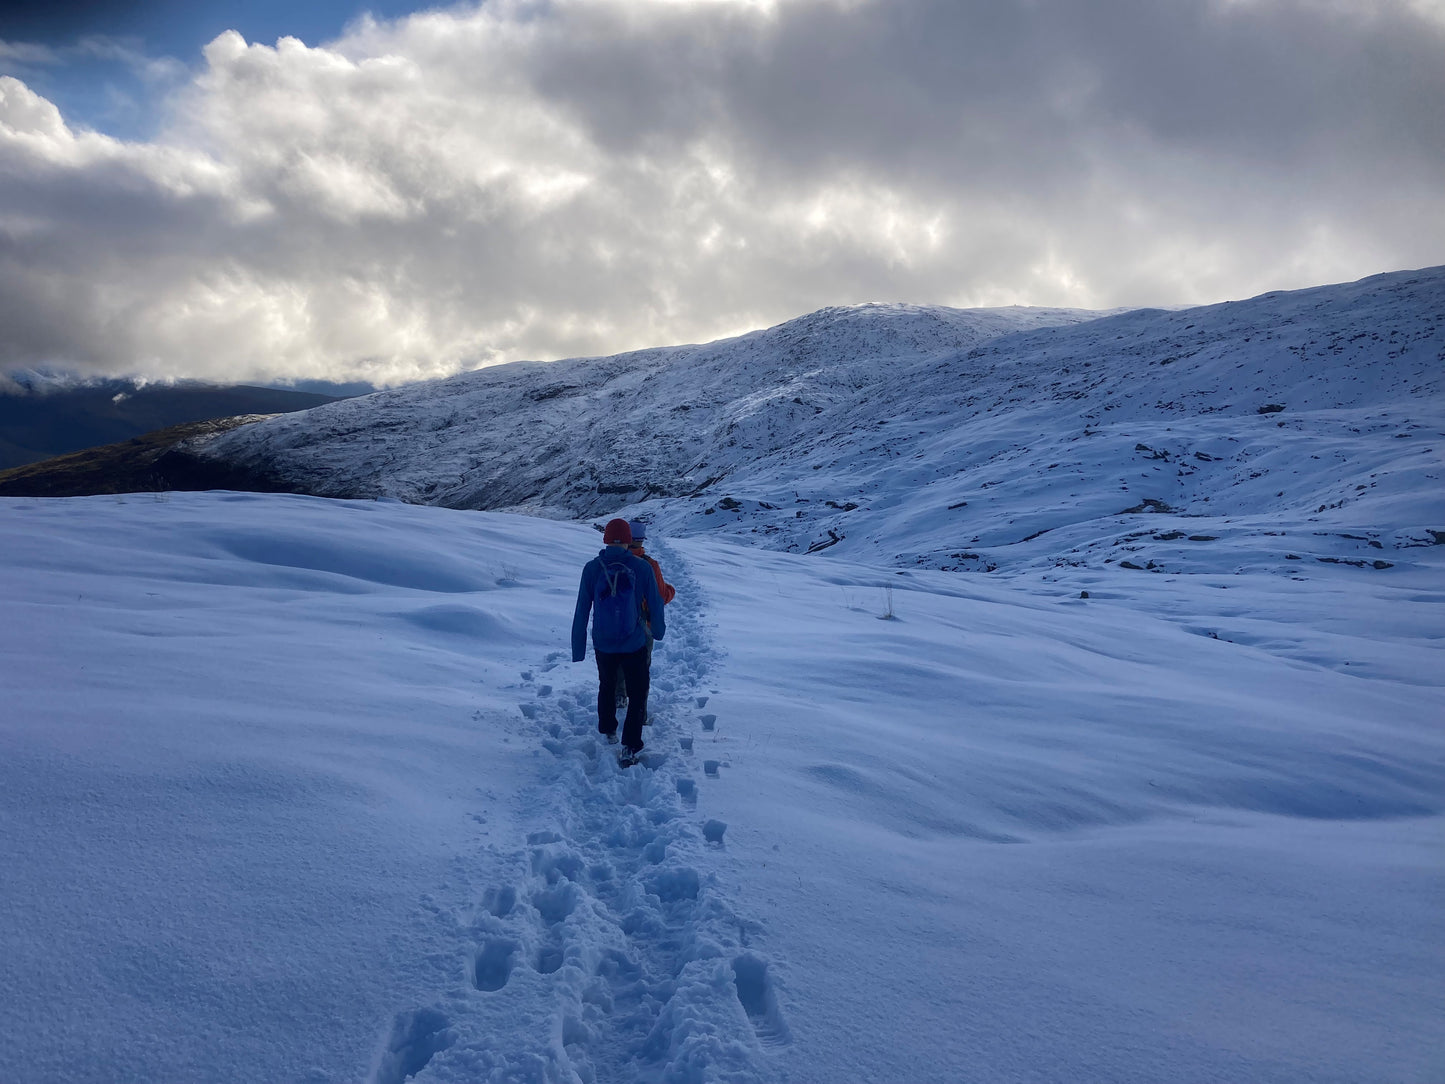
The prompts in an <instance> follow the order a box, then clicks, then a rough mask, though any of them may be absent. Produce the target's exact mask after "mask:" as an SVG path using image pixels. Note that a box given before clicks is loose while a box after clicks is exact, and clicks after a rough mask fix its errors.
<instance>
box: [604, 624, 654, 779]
mask: <svg viewBox="0 0 1445 1084" xmlns="http://www.w3.org/2000/svg"><path fill="white" fill-rule="evenodd" d="M650 646H651V645H650V644H647V645H644V646H642V647H639V648H638V649H637V650H636V651H628V652H626V653H623V654H614V653H613V652H611V651H597V650H596V649H595V648H594V649H593V654H595V655H596V656H597V729H598V730H599V731H601V732H602V733H603V734H608V735H611V734H616V733H617V678H618V676H619V675H621V676H622V677H623V678H624V679H625V680H626V681H627V718H626V719H625V720H624V721H623V723H622V744H623V745H625V746H626V747H627V748H628V749H630V750H632V751H633V752H636V751H637V750H639V749H641V748H642V723H643V720H644V719H646V718H647V693H648V690H649V689H650V688H651V686H652V673H651V669H650V667H649V665H648V663H649V660H648V655H650V654H651V652H650V651H648V650H647V649H648V647H650Z"/></svg>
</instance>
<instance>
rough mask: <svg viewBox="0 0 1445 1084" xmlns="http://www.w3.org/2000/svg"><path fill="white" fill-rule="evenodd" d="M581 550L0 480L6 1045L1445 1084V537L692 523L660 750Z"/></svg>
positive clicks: (669, 545) (332, 504)
mask: <svg viewBox="0 0 1445 1084" xmlns="http://www.w3.org/2000/svg"><path fill="white" fill-rule="evenodd" d="M1255 526H1256V527H1258V528H1259V529H1261V530H1262V529H1263V528H1264V527H1265V526H1267V523H1266V522H1265V521H1264V520H1262V519H1261V520H1260V521H1259V522H1258V523H1257V524H1255ZM654 533H656V532H654ZM596 547H597V536H596V533H595V532H594V531H592V530H590V529H589V528H587V527H584V526H580V525H575V524H563V523H554V522H548V521H544V520H537V519H529V518H525V517H520V516H510V515H504V514H495V513H471V512H455V511H447V510H443V509H437V508H426V507H415V506H408V505H402V504H399V503H395V502H368V501H355V502H336V501H327V500H321V499H315V498H305V497H287V496H260V495H247V494H223V493H218V494H177V495H174V496H173V497H170V498H165V497H159V498H155V497H151V496H135V497H124V498H86V499H76V500H52V501H31V500H13V499H12V500H4V501H0V551H3V552H4V553H5V554H6V555H7V558H8V560H7V561H6V562H5V565H4V567H3V568H0V599H3V600H4V602H3V607H4V610H5V615H4V619H3V620H0V674H3V680H4V687H5V690H6V702H5V705H4V708H3V710H0V828H3V830H0V871H3V880H0V1079H3V1080H7V1081H8V1080H16V1081H24V1082H26V1084H31V1082H35V1084H50V1082H52V1081H54V1082H60V1081H67V1082H68V1081H96V1080H106V1081H153V1080H163V1079H185V1080H194V1081H228V1082H229V1081H237V1082H240V1081H245V1082H251V1081H255V1080H277V1081H285V1080H295V1081H308V1082H311V1084H323V1082H325V1081H337V1082H340V1081H357V1080H365V1081H367V1082H368V1084H400V1082H402V1081H404V1080H406V1079H414V1080H416V1081H418V1082H421V1084H426V1082H427V1081H438V1082H462V1081H466V1082H469V1084H475V1082H478V1081H485V1082H488V1084H510V1082H554V1081H555V1082H569V1084H570V1082H575V1081H584V1082H587V1084H594V1082H596V1084H604V1082H622V1081H628V1082H631V1081H641V1082H669V1084H671V1082H682V1084H704V1082H710V1081H726V1082H732V1084H753V1082H764V1081H775V1080H779V1081H780V1080H787V1081H789V1082H790V1084H811V1082H814V1081H816V1082H825V1081H826V1082H829V1084H835V1082H837V1081H848V1080H864V1079H868V1080H879V1081H915V1080H916V1081H958V1082H978V1084H985V1082H989V1084H991V1082H996V1081H1054V1080H1091V1081H1138V1082H1140V1084H1143V1082H1153V1081H1158V1080H1171V1081H1181V1082H1185V1084H1191V1082H1199V1084H1204V1082H1212V1081H1219V1080H1251V1081H1263V1082H1293V1081H1301V1082H1302V1081H1327V1082H1340V1084H1344V1082H1346V1081H1351V1082H1354V1081H1360V1080H1371V1081H1388V1082H1391V1084H1394V1082H1402V1084H1404V1082H1410V1084H1414V1082H1420V1084H1425V1082H1430V1081H1434V1080H1437V1079H1439V1076H1440V1070H1441V1068H1442V1066H1445V1042H1442V1037H1441V1032H1440V1029H1439V1026H1438V1021H1439V1019H1441V1017H1442V1015H1445V980H1442V975H1445V967H1442V964H1445V950H1442V944H1441V941H1440V938H1439V933H1438V931H1439V929H1440V928H1441V923H1442V919H1445V908H1442V904H1441V901H1442V899H1445V892H1442V889H1445V883H1442V882H1445V873H1442V868H1445V864H1442V862H1441V857H1442V855H1441V843H1440V840H1441V831H1440V825H1441V812H1442V809H1445V735H1442V733H1441V730H1440V727H1439V720H1440V718H1441V717H1442V715H1445V712H1442V710H1441V709H1442V707H1445V696H1442V684H1445V677H1442V674H1445V668H1442V667H1441V665H1440V661H1441V659H1440V655H1441V652H1440V629H1441V627H1442V624H1445V623H1442V620H1441V617H1442V606H1445V592H1441V591H1440V589H1439V584H1440V583H1441V574H1442V571H1445V570H1442V567H1441V562H1442V558H1441V557H1440V556H1438V555H1440V554H1441V550H1440V548H1439V547H1422V548H1420V549H1418V550H1411V551H1410V560H1409V561H1404V562H1401V563H1400V564H1398V565H1397V566H1396V567H1394V568H1392V569H1390V570H1388V574H1383V573H1381V574H1376V573H1375V572H1374V571H1373V570H1370V569H1360V568H1354V567H1350V566H1337V565H1328V566H1320V567H1319V568H1316V569H1312V570H1311V571H1310V574H1309V578H1308V579H1307V580H1305V581H1303V582H1300V581H1297V580H1295V579H1293V578H1290V577H1289V576H1281V575H1274V574H1269V573H1267V572H1265V571H1263V570H1248V571H1245V572H1238V573H1236V572H1235V571H1233V570H1230V571H1225V570H1223V569H1222V568H1221V569H1219V570H1216V571H1211V572H1206V573H1201V574H1197V575H1192V576H1186V575H1178V574H1174V573H1165V574H1158V575H1149V574H1144V573H1139V572H1131V571H1128V570H1123V569H1119V568H1117V567H1113V566H1108V567H1078V568H1075V567H1062V568H1057V569H1054V568H1041V569H1036V570H1034V571H1032V572H1017V573H1012V574H1010V575H1009V576H1008V577H1007V578H1006V579H1000V578H997V577H993V578H984V577H974V576H959V575H956V574H949V573H942V572H938V571H928V570H899V569H895V568H888V567H880V566H875V565H869V564H859V563H853V562H850V561H846V560H837V559H833V558H831V557H828V556H823V557H819V556H816V555H815V556H812V557H803V556H799V555H792V554H782V553H770V552H767V551H765V550H762V549H759V548H756V547H748V546H742V545H738V544H737V543H736V542H733V541H728V540H723V539H716V538H713V539H709V538H684V539H664V540H662V541H661V542H660V543H658V544H656V545H655V547H652V552H654V553H655V554H656V555H657V556H658V557H659V559H660V560H661V561H662V564H663V568H664V570H665V572H666V573H667V576H668V578H669V580H670V581H671V582H673V583H674V584H676V585H677V586H678V589H679V594H678V599H677V601H676V602H674V603H673V604H672V606H670V607H669V612H668V619H669V620H668V624H669V634H668V638H667V639H666V640H665V641H663V642H662V643H659V644H658V645H657V652H656V656H655V662H654V683H653V690H654V692H653V700H652V713H653V716H654V722H653V725H652V726H650V727H648V728H647V729H646V730H645V731H644V737H645V740H646V741H647V750H646V763H645V764H644V765H641V766H636V767H632V768H629V769H626V770H622V769H619V768H618V767H617V766H616V763H615V760H614V754H615V747H611V746H608V745H606V744H605V743H604V742H602V741H601V739H600V738H599V737H598V736H597V735H596V733H595V725H596V720H595V689H596V685H595V666H594V664H593V662H592V660H591V658H590V654H589V658H588V660H587V661H586V662H585V663H583V664H579V665H576V666H574V665H572V664H571V663H570V662H569V661H568V658H569V656H568V654H567V639H568V630H569V628H570V620H571V611H572V604H573V601H574V599H575V593H576V580H577V576H578V574H579V572H580V569H581V566H582V564H583V562H585V560H587V559H588V558H589V557H590V556H592V555H593V554H594V553H595V551H596ZM889 588H891V597H890V592H889V590H888V589H889ZM1084 590H1087V591H1088V592H1089V596H1090V597H1089V598H1088V599H1081V598H1080V597H1079V595H1080V592H1081V591H1084ZM889 610H891V611H892V615H893V616H892V618H891V619H888V618H885V616H884V615H885V613H886V612H887V611H889Z"/></svg>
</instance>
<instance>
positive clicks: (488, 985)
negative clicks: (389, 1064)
mask: <svg viewBox="0 0 1445 1084" xmlns="http://www.w3.org/2000/svg"><path fill="white" fill-rule="evenodd" d="M516 951H517V943H516V942H515V941H508V940H506V939H504V938H500V937H494V938H491V939H489V940H488V941H487V942H486V944H484V945H483V946H482V951H481V952H479V953H477V959H476V963H475V964H474V965H473V968H472V980H473V982H475V984H476V987H477V989H478V990H485V991H487V992H492V991H496V990H500V989H501V988H502V987H503V986H506V985H507V980H508V979H509V978H511V977H512V956H513V955H514V954H515V953H516ZM413 1072H415V1070H413Z"/></svg>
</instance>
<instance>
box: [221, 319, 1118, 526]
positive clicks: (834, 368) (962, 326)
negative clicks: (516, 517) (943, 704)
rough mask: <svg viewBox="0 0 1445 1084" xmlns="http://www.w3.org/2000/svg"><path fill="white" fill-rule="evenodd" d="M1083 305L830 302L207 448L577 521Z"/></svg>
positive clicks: (520, 369)
mask: <svg viewBox="0 0 1445 1084" xmlns="http://www.w3.org/2000/svg"><path fill="white" fill-rule="evenodd" d="M1096 316H1097V314H1096V313H1092V312H1088V311H1084V310H1076V309H1029V308H1012V309H983V310H961V309H947V308H925V307H919V306H911V305H863V306H858V307H855V308H831V309H823V310H821V311H819V312H816V313H812V314H811V315H809V316H804V317H801V318H799V319H797V320H792V321H789V322H788V323H785V324H780V325H778V326H777V327H773V328H769V329H768V330H766V331H759V332H754V333H752V334H750V335H744V336H741V337H739V338H736V339H725V340H722V341H719V342H715V343H709V344H706V345H702V346H678V347H662V348H657V349H653V350H643V351H638V352H636V353H630V354H619V355H617V356H615V357H608V358H581V359H573V360H569V361H558V362H549V363H537V362H519V363H516V364H511V365H502V366H497V367H495V368H489V369H483V370H479V371H476V372H472V373H466V374H463V375H461V376H456V377H452V378H450V379H446V380H438V381H431V382H427V383H423V384H414V385H409V386H407V387H405V388H399V389H395V390H393V391H387V392H378V393H376V394H374V395H370V396H366V397H364V398H363V399H359V400H357V401H355V402H353V403H343V404H334V405H335V406H338V407H340V408H341V409H338V410H325V411H315V412H310V413H307V414H306V415H305V416H304V417H298V418H295V419H289V420H288V419H286V418H276V419H273V420H271V421H268V422H265V423H261V424H258V425H255V426H249V427H247V428H246V430H245V432H244V434H241V435H239V436H238V438H237V439H235V440H226V441H218V442H216V443H215V444H213V445H210V446H209V447H208V448H207V449H206V451H207V452H208V453H209V454H211V455H214V456H219V457H225V458H227V459H231V460H234V461H237V462H238V463H244V464H248V465H259V464H262V463H264V464H267V465H268V467H267V469H274V470H276V471H278V472H279V473H281V474H282V475H284V476H286V477H288V478H290V479H292V480H294V481H296V482H298V483H299V484H303V485H305V486H306V487H307V488H308V489H309V490H311V491H312V492H315V493H317V494H318V495H322V496H346V497H366V496H375V495H382V494H385V495H387V496H394V497H399V498H401V499H404V500H407V501H411V502H418V503H428V504H441V505H445V506H447V507H453V508H487V509H497V508H519V509H524V510H529V511H535V512H540V513H542V514H544V515H552V516H559V517H564V518H575V517H581V516H588V515H593V514H602V513H604V512H607V511H609V510H611V509H613V508H615V507H616V506H617V505H618V503H619V502H620V501H623V502H625V501H629V500H635V499H639V498H644V497H647V496H670V497H678V496H683V495H689V494H708V493H714V492H715V490H716V483H717V481H718V479H717V478H711V477H709V475H707V474H706V473H705V472H704V469H703V468H704V465H705V464H704V461H703V457H705V456H707V455H712V456H714V458H715V459H716V460H717V462H716V464H711V465H710V466H709V469H714V470H716V471H718V472H720V473H722V474H727V473H738V472H742V471H744V470H745V469H746V466H747V465H748V464H750V463H753V462H756V461H758V460H760V459H762V458H763V457H765V456H767V455H768V454H770V453H776V452H778V451H783V450H786V449H787V448H788V447H789V446H790V444H791V443H792V442H793V440H794V439H795V436H796V434H797V433H798V432H799V431H800V427H801V426H802V425H803V423H804V422H807V421H811V420H812V419H814V418H815V416H817V415H820V414H824V415H827V417H828V419H830V420H831V419H833V418H836V417H837V416H838V414H839V412H840V411H846V410H847V409H848V407H849V405H850V404H852V403H853V402H854V400H855V398H856V396H857V394H858V392H859V391H860V390H861V389H864V388H868V387H872V386H874V385H877V384H878V383H879V382H880V381H881V380H883V379H885V378H886V376H887V374H888V373H890V372H892V371H894V370H895V369H897V368H899V367H900V366H904V365H908V364H911V363H914V362H916V361H918V360H919V359H921V358H930V357H937V356H939V355H943V354H952V353H957V352H958V351H959V350H961V349H969V348H972V347H974V346H977V345H979V344H981V343H984V342H987V341H989V340H991V339H993V338H996V337H997V336H999V335H1003V334H1007V333H1011V332H1016V331H1019V330H1021V329H1029V328H1038V327H1045V326H1051V325H1060V324H1071V323H1077V322H1080V321H1083V320H1088V319H1092V318H1094V317H1096Z"/></svg>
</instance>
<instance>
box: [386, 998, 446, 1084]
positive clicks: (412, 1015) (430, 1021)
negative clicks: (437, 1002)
mask: <svg viewBox="0 0 1445 1084" xmlns="http://www.w3.org/2000/svg"><path fill="white" fill-rule="evenodd" d="M450 1029H451V1021H450V1020H448V1019H447V1017H446V1016H445V1014H443V1013H440V1012H438V1011H437V1010H436V1009H416V1010H415V1011H413V1012H404V1013H397V1015H396V1019H395V1020H393V1021H392V1024H391V1032H390V1034H389V1035H388V1036H387V1039H386V1046H385V1047H383V1048H382V1050H381V1053H380V1055H379V1056H378V1057H377V1059H376V1062H375V1064H374V1065H373V1066H372V1070H371V1073H370V1074H369V1075H368V1077H367V1081H368V1084H403V1082H404V1081H405V1080H406V1079H407V1078H408V1077H410V1076H415V1075H416V1074H417V1073H419V1072H421V1071H422V1070H423V1069H424V1068H426V1064H427V1062H429V1061H431V1059H432V1056H433V1055H435V1054H436V1053H438V1052H439V1051H442V1050H445V1049H446V1048H447V1047H449V1046H451V1045H452V1043H454V1042H456V1038H457V1037H456V1034H455V1033H454V1032H452V1031H451V1030H450Z"/></svg>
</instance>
